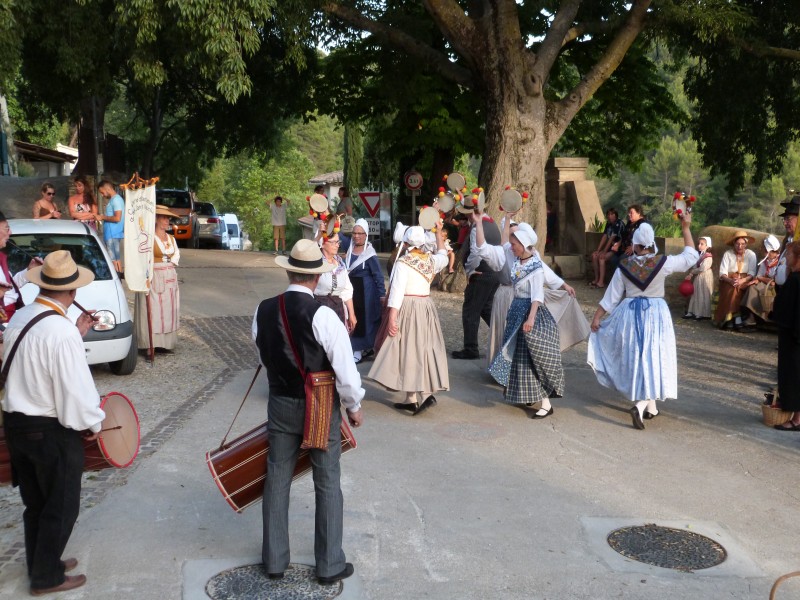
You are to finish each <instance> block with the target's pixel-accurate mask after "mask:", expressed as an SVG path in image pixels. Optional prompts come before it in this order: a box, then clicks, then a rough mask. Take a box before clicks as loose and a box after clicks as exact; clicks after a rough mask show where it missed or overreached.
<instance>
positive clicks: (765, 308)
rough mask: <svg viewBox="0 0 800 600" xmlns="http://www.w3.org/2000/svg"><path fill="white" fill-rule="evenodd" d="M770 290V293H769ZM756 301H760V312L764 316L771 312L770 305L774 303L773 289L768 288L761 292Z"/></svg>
mask: <svg viewBox="0 0 800 600" xmlns="http://www.w3.org/2000/svg"><path fill="white" fill-rule="evenodd" d="M770 290H771V291H770ZM758 299H759V300H761V310H762V312H763V313H765V314H769V313H771V312H772V303H773V302H775V288H773V287H771V286H770V287H768V288H767V291H765V292H761V293H760V294H759V295H758Z"/></svg>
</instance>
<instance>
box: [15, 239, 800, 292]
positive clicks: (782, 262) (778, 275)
mask: <svg viewBox="0 0 800 600" xmlns="http://www.w3.org/2000/svg"><path fill="white" fill-rule="evenodd" d="M792 241H793V240H792V239H791V238H789V241H787V242H786V247H785V248H784V249H783V252H781V256H780V258H779V259H778V268H777V270H776V271H775V285H783V284H784V283H786V278H787V277H788V276H789V269H788V268H787V265H786V251H787V250H788V249H789V244H791V243H792ZM6 304H8V296H7V295H6Z"/></svg>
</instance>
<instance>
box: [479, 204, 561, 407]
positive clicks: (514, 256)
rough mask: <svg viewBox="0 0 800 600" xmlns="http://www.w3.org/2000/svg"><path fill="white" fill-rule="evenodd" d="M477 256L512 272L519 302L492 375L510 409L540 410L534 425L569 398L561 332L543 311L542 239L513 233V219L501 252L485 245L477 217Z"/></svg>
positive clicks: (521, 229)
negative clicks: (539, 250)
mask: <svg viewBox="0 0 800 600" xmlns="http://www.w3.org/2000/svg"><path fill="white" fill-rule="evenodd" d="M472 222H473V223H474V225H475V233H476V242H477V249H478V253H479V254H480V256H481V257H482V258H487V257H488V256H489V255H490V254H494V255H495V257H494V258H495V259H497V260H499V261H501V262H502V263H503V264H505V263H508V264H509V265H510V267H511V285H512V286H513V288H514V299H513V300H512V302H511V307H510V308H509V309H508V317H507V318H506V328H505V331H504V332H503V346H502V348H501V349H500V351H499V352H498V353H497V356H495V357H494V359H493V360H492V363H491V365H490V366H489V373H491V375H492V377H494V378H495V380H496V381H497V382H498V383H499V384H500V385H502V386H505V388H506V390H505V395H504V399H505V401H506V402H508V403H509V404H518V405H526V406H532V405H533V404H538V403H541V408H539V409H538V410H535V411H534V412H533V413H531V415H530V417H531V418H532V419H544V418H546V417H549V416H550V415H552V414H553V407H552V405H551V404H550V399H551V398H560V397H561V396H562V395H563V393H564V370H563V368H562V365H561V347H560V343H559V334H558V326H557V325H556V321H555V319H553V316H552V315H551V314H550V311H549V310H548V309H547V307H546V306H545V305H544V281H545V278H544V269H543V265H542V261H541V259H540V258H539V254H538V253H537V252H536V242H537V236H536V233H535V232H534V231H533V228H532V227H531V226H530V225H528V224H527V223H520V224H519V226H518V227H517V230H516V231H515V232H514V233H513V234H512V233H511V232H510V227H511V219H506V223H505V224H504V227H503V232H502V234H501V241H502V244H503V245H502V246H491V245H489V244H486V243H485V237H484V235H483V219H482V216H481V215H479V214H477V213H473V215H472Z"/></svg>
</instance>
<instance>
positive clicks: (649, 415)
mask: <svg viewBox="0 0 800 600" xmlns="http://www.w3.org/2000/svg"><path fill="white" fill-rule="evenodd" d="M660 414H661V413H660V412H654V413H651V412H650V411H647V410H646V411H644V418H645V419H647V420H648V421H649V420H650V419H655V418H656V417H657V416H658V415H660Z"/></svg>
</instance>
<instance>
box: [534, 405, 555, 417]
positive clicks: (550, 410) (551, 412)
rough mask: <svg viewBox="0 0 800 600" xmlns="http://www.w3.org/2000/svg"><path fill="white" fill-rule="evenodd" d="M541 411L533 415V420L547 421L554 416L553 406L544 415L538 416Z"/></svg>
mask: <svg viewBox="0 0 800 600" xmlns="http://www.w3.org/2000/svg"><path fill="white" fill-rule="evenodd" d="M539 410H544V409H543V408H540V409H539ZM539 410H537V411H535V412H533V413H531V419H546V418H547V417H549V416H550V415H552V414H553V407H552V406H551V407H550V408H549V409H548V410H547V412H546V413H544V414H543V415H540V414H537V413H538V412H539Z"/></svg>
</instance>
